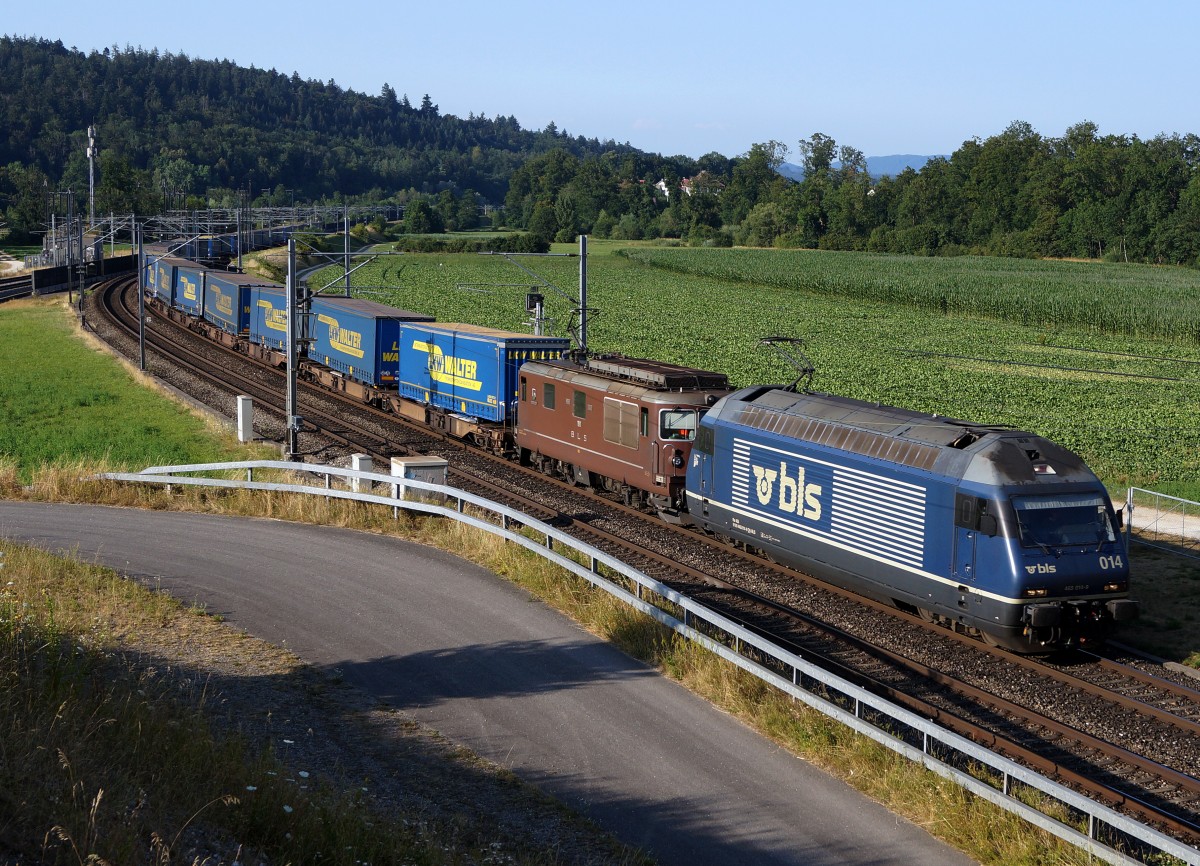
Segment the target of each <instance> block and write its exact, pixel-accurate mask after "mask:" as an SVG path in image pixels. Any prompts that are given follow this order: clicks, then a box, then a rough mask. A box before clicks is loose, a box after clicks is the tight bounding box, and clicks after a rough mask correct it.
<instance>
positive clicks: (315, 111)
mask: <svg viewBox="0 0 1200 866" xmlns="http://www.w3.org/2000/svg"><path fill="white" fill-rule="evenodd" d="M0 124H2V125H3V127H2V128H3V129H4V134H3V135H2V136H0V214H3V217H2V218H3V219H4V220H5V221H6V222H7V224H8V229H9V231H10V232H11V233H12V235H13V236H14V237H29V238H33V237H35V236H36V235H37V233H38V232H39V231H41V230H42V229H43V227H44V224H45V222H46V221H47V214H48V212H49V210H50V208H51V207H53V205H54V198H55V195H56V194H57V193H59V192H61V191H62V190H66V189H73V190H76V191H79V190H86V189H87V170H88V166H87V159H86V156H85V151H86V146H87V128H88V125H89V124H94V126H95V128H96V132H97V136H96V137H97V148H98V160H97V185H96V209H97V212H99V213H107V212H110V211H111V212H118V213H128V212H136V213H155V212H159V211H162V210H169V209H178V208H186V209H199V208H207V207H233V206H235V205H237V204H240V203H253V204H255V205H262V204H267V205H277V206H280V205H286V204H289V203H294V202H305V201H314V202H321V203H329V202H361V203H371V204H400V205H404V206H405V207H406V210H407V213H408V214H409V216H408V224H407V225H406V228H407V229H408V230H409V231H410V232H413V233H428V232H441V231H449V230H461V229H472V228H477V227H487V226H494V227H506V228H511V229H521V230H525V231H527V232H529V233H531V234H533V235H535V236H537V237H539V238H542V239H544V240H560V241H562V240H571V239H573V238H574V237H575V236H576V235H578V234H580V233H586V234H589V235H593V236H597V237H605V238H616V239H624V240H638V239H657V238H662V239H667V240H666V241H665V242H667V243H674V244H679V245H693V246H699V245H704V246H734V245H736V246H756V247H780V248H811V249H830V250H859V251H868V252H882V253H909V254H918V255H962V254H981V255H995V256H1012V257H1023V258H1038V257H1058V258H1087V259H1105V260H1109V261H1123V262H1142V263H1155V264H1177V265H1189V266H1196V265H1197V264H1200V173H1198V171H1197V165H1198V162H1200V138H1198V137H1197V136H1196V135H1195V134H1191V133H1188V134H1178V133H1175V134H1171V135H1167V134H1162V135H1159V136H1156V137H1155V138H1153V139H1148V140H1144V139H1140V138H1138V137H1137V136H1129V135H1123V134H1120V133H1102V132H1101V130H1100V129H1099V128H1098V127H1097V126H1096V124H1094V123H1091V122H1089V121H1086V120H1084V121H1080V122H1079V123H1076V124H1075V125H1073V126H1071V127H1070V128H1068V129H1067V130H1065V131H1064V132H1063V133H1062V135H1061V136H1058V137H1054V136H1048V135H1043V134H1042V133H1040V132H1038V131H1037V130H1035V129H1033V127H1032V126H1031V125H1030V124H1028V123H1026V122H1023V121H1013V122H1012V123H1010V124H1009V125H1008V126H1007V128H1005V129H1004V130H1003V132H1001V133H999V134H996V135H992V136H989V137H987V138H974V139H971V140H968V141H965V142H963V143H962V144H961V146H959V148H958V149H957V150H955V151H954V152H953V153H952V154H951V155H949V156H948V157H938V158H934V159H932V160H931V161H929V162H928V163H926V164H925V165H924V166H923V167H922V168H921V169H920V171H915V170H912V169H908V170H905V171H904V172H902V173H901V174H899V175H897V176H894V177H891V176H885V177H876V176H872V175H871V174H870V173H869V172H868V171H867V160H866V157H865V155H864V154H863V153H862V152H861V151H859V150H858V149H856V148H854V147H853V146H851V145H848V144H839V143H838V142H837V141H836V140H835V139H834V138H833V137H831V136H828V135H826V134H824V133H820V132H814V133H813V134H812V135H811V136H810V137H809V138H807V139H802V140H800V141H798V142H796V144H795V153H796V154H798V156H799V162H800V163H801V164H802V166H803V169H804V177H803V179H802V180H800V181H794V180H790V179H788V178H786V177H784V176H783V175H781V174H780V173H779V171H778V169H779V167H780V166H781V165H782V164H783V162H784V161H785V160H787V158H788V155H789V153H790V152H791V151H792V148H791V147H790V146H789V145H788V144H785V143H782V142H778V141H768V142H763V143H757V144H754V145H752V146H751V147H750V149H749V150H748V151H747V152H746V153H744V154H738V155H735V156H732V157H726V156H723V155H721V154H718V153H709V154H706V155H704V156H702V157H700V158H698V159H692V158H689V157H686V156H663V155H660V154H653V153H646V152H643V151H640V150H638V149H636V148H634V147H632V146H631V145H629V144H627V143H626V144H618V143H616V142H615V141H612V140H605V141H601V140H598V139H595V138H590V139H588V138H583V137H582V136H572V135H570V134H569V133H567V132H566V131H565V130H559V129H558V128H557V127H556V126H555V124H553V123H551V124H548V125H547V127H546V128H545V129H543V130H540V131H532V130H525V129H522V128H521V126H520V124H519V123H518V122H517V120H516V119H515V118H514V117H511V116H508V117H505V116H502V115H497V116H495V117H492V118H488V117H485V116H482V115H475V114H473V113H472V114H471V115H469V116H468V117H467V118H465V119H463V118H459V117H455V116H454V115H449V114H445V115H443V114H442V113H440V111H439V109H438V106H437V105H436V104H435V103H434V102H433V100H432V99H431V98H430V97H429V96H428V95H425V96H424V97H423V98H422V99H421V100H420V101H419V103H418V104H416V105H414V104H412V103H411V102H410V101H409V98H408V96H407V95H404V96H400V95H398V94H397V92H396V90H395V89H393V88H392V87H391V85H388V84H385V85H384V86H383V88H382V92H381V93H380V94H379V95H377V96H370V95H366V94H361V93H357V92H355V91H353V90H346V89H343V88H341V87H339V86H338V85H337V83H336V82H335V81H333V80H330V81H328V82H326V83H321V82H319V81H313V80H304V79H301V78H300V77H299V76H298V75H297V74H295V73H293V74H291V75H285V74H282V73H280V72H277V71H275V70H261V69H256V68H254V67H253V66H251V67H249V68H244V67H239V66H237V65H235V64H233V63H232V62H230V61H208V60H196V59H189V58H188V57H186V56H184V55H172V54H160V53H159V52H158V51H155V50H149V51H148V50H145V49H141V48H138V49H133V48H128V47H127V48H123V49H119V48H116V47H113V48H111V49H105V50H104V51H92V52H91V53H89V54H85V53H83V52H80V51H78V50H76V49H68V48H65V47H64V46H63V45H62V44H61V43H60V42H50V41H47V40H37V39H18V38H10V37H0Z"/></svg>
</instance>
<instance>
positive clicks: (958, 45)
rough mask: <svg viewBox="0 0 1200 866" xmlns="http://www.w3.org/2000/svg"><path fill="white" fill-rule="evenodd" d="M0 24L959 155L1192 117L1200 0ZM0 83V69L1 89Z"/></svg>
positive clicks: (467, 11)
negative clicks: (991, 140)
mask: <svg viewBox="0 0 1200 866" xmlns="http://www.w3.org/2000/svg"><path fill="white" fill-rule="evenodd" d="M5 5H6V7H7V8H5V9H4V11H3V13H2V14H0V33H2V34H6V35H10V36H14V35H15V36H38V37H43V38H47V39H51V40H55V39H57V40H61V41H62V42H63V44H64V45H66V46H68V47H76V48H79V49H81V50H84V51H90V50H91V49H103V48H104V47H106V46H113V45H118V46H121V47H124V46H126V45H131V46H134V47H142V48H147V49H149V48H158V49H159V50H161V51H170V52H174V53H178V52H182V53H185V54H187V55H188V56H189V57H193V58H201V59H229V60H233V61H235V62H237V63H238V64H240V65H243V66H249V65H251V64H253V65H254V66H257V67H259V68H263V69H275V70H277V71H280V72H284V73H287V74H289V75H290V74H291V73H292V72H298V73H299V74H300V76H301V77H302V78H313V79H319V80H321V81H328V80H329V79H331V78H332V79H334V80H336V81H337V83H338V84H340V85H341V86H342V87H345V88H350V89H354V90H358V91H362V92H366V93H371V94H378V93H379V91H380V89H381V88H382V86H383V84H384V83H385V82H387V83H389V84H391V86H392V87H394V88H395V89H396V91H397V92H398V93H402V94H407V95H408V97H409V99H410V100H411V101H412V102H413V103H418V102H419V101H420V99H421V97H422V96H423V95H424V94H426V93H428V94H429V95H430V96H431V97H432V99H433V101H434V102H435V103H437V104H438V106H439V107H440V109H441V111H442V113H443V114H456V115H460V116H463V117H465V116H466V115H467V114H468V113H470V112H474V113H476V114H484V115H487V116H489V117H491V116H494V115H497V114H502V115H513V116H515V117H516V118H517V120H518V121H519V122H520V123H521V125H522V126H524V127H526V128H529V129H540V128H542V127H544V126H545V125H546V124H547V123H549V122H550V121H554V122H555V123H556V124H557V125H558V128H559V129H560V130H562V129H566V130H567V131H569V132H571V133H572V134H581V135H585V136H588V137H593V136H594V137H598V138H601V139H607V138H612V139H615V140H617V141H619V142H625V141H628V142H629V143H630V144H632V145H634V146H635V147H639V148H641V149H643V150H649V151H656V152H660V153H664V154H668V155H673V154H686V155H688V156H693V157H696V156H700V155H702V154H704V153H708V152H710V151H717V152H718V153H722V154H724V155H726V156H734V155H737V154H740V153H744V152H746V151H747V150H748V149H749V148H750V146H751V145H752V144H754V143H756V142H764V141H768V140H771V139H774V140H777V141H781V142H783V143H785V144H787V145H788V146H789V148H790V152H791V156H792V158H793V159H795V160H796V161H799V158H798V156H797V154H796V143H797V141H799V140H801V139H807V138H808V137H809V136H811V135H812V134H813V133H815V132H820V133H823V134H824V135H828V136H830V137H832V138H833V139H835V140H836V141H837V142H838V143H839V144H842V145H851V146H853V147H856V148H858V149H859V150H861V151H862V152H863V153H865V154H866V155H867V156H885V155H889V154H901V153H903V154H926V155H929V154H937V153H952V152H953V151H954V150H955V149H957V148H958V147H959V145H961V144H962V142H963V141H966V140H969V139H971V138H987V137H988V136H991V135H995V134H997V133H999V132H1001V131H1003V130H1004V129H1005V127H1007V126H1008V125H1009V124H1010V123H1011V122H1012V121H1014V120H1021V121H1027V122H1028V123H1030V124H1031V125H1032V126H1033V128H1034V129H1036V130H1037V131H1038V132H1040V133H1041V134H1043V135H1045V136H1060V135H1062V134H1063V133H1064V132H1065V131H1066V129H1067V128H1068V127H1070V126H1072V125H1074V124H1076V123H1079V122H1080V121H1084V120H1088V121H1091V122H1093V123H1096V124H1097V125H1098V126H1099V127H1100V131H1101V133H1102V134H1110V133H1111V134H1120V135H1137V136H1139V137H1141V138H1152V137H1154V136H1155V135H1158V134H1160V133H1165V134H1167V135H1170V134H1173V133H1179V134H1185V133H1189V132H1196V133H1200V117H1198V116H1197V109H1196V105H1197V103H1196V99H1195V95H1194V90H1195V86H1196V81H1197V78H1198V76H1197V72H1196V66H1195V62H1194V60H1193V58H1194V57H1195V55H1196V47H1195V45H1196V39H1197V34H1198V33H1200V3H1196V2H1194V0H1175V2H1163V0H1142V2H1140V3H1131V2H1128V0H1125V2H1112V0H1078V2H1077V0H1063V2H1055V0H1043V2H1031V0H1006V2H991V3H982V2H979V3H977V2H972V0H961V2H950V0H910V2H904V0H892V2H877V0H861V2H857V3H848V4H844V3H831V2H822V3H812V2H804V0H799V2H791V3H787V2H773V0H763V2H755V0H745V2H742V3H716V2H711V0H692V2H687V3H680V2H665V3H664V2H659V3H652V2H641V3H637V2H628V0H607V2H603V3H599V2H593V3H586V4H581V3H569V2H568V3H563V2H557V3H548V2H547V3H537V2H532V0H490V2H473V0H460V2H458V3H445V2H443V3H437V4H433V3H422V4H414V3H407V2H404V0H393V2H390V3H381V2H375V0H362V2H357V3H353V4H350V3H347V4H344V5H343V4H337V3H328V2H322V3H310V2H305V0H294V2H290V3H286V4H284V3H278V2H272V0H242V2H238V3H233V2H227V0H208V2H206V3H203V4H190V5H184V6H176V7H174V8H176V9H181V10H187V12H186V15H178V16H177V15H175V14H172V13H171V12H168V11H167V9H168V8H169V7H167V6H165V5H163V4H162V3H161V2H154V3H151V2H144V0H126V2H124V3H120V4H117V5H116V6H107V7H106V6H97V5H96V4H95V3H91V2H89V3H83V2H80V0H59V2H57V3H54V4H48V5H46V6H42V5H41V4H36V3H7V4H5ZM2 87H3V84H2V83H0V88H2Z"/></svg>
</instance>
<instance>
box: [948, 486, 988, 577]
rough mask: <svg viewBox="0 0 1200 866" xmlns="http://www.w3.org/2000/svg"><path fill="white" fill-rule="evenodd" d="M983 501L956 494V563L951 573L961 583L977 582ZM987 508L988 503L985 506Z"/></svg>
mask: <svg viewBox="0 0 1200 866" xmlns="http://www.w3.org/2000/svg"><path fill="white" fill-rule="evenodd" d="M980 505H981V501H980V500H979V499H978V498H976V497H974V496H970V495H968V494H964V493H956V494H955V496H954V554H953V555H954V563H953V567H952V569H951V574H952V575H953V576H954V579H955V580H957V581H958V582H959V583H966V584H970V583H974V582H975V546H976V542H977V541H978V537H979V520H980V513H981V511H982V510H983V509H981V507H980ZM983 507H984V508H986V504H985V505H984V506H983Z"/></svg>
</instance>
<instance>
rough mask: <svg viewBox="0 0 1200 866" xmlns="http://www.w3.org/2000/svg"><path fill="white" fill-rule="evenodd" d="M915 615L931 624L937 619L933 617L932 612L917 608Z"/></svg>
mask: <svg viewBox="0 0 1200 866" xmlns="http://www.w3.org/2000/svg"><path fill="white" fill-rule="evenodd" d="M917 615H918V616H920V617H921V619H923V620H925V622H933V621H934V620H936V619H937V616H935V615H934V613H933V611H931V610H926V609H925V608H923V607H918V608H917Z"/></svg>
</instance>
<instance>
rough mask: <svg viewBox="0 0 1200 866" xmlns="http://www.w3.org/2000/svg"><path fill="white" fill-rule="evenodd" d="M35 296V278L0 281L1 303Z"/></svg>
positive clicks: (14, 278) (10, 278)
mask: <svg viewBox="0 0 1200 866" xmlns="http://www.w3.org/2000/svg"><path fill="white" fill-rule="evenodd" d="M32 294H33V277H32V276H24V277H8V278H6V279H3V280H0V301H11V300H12V299H13V298H25V297H28V296H29V295H32Z"/></svg>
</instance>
